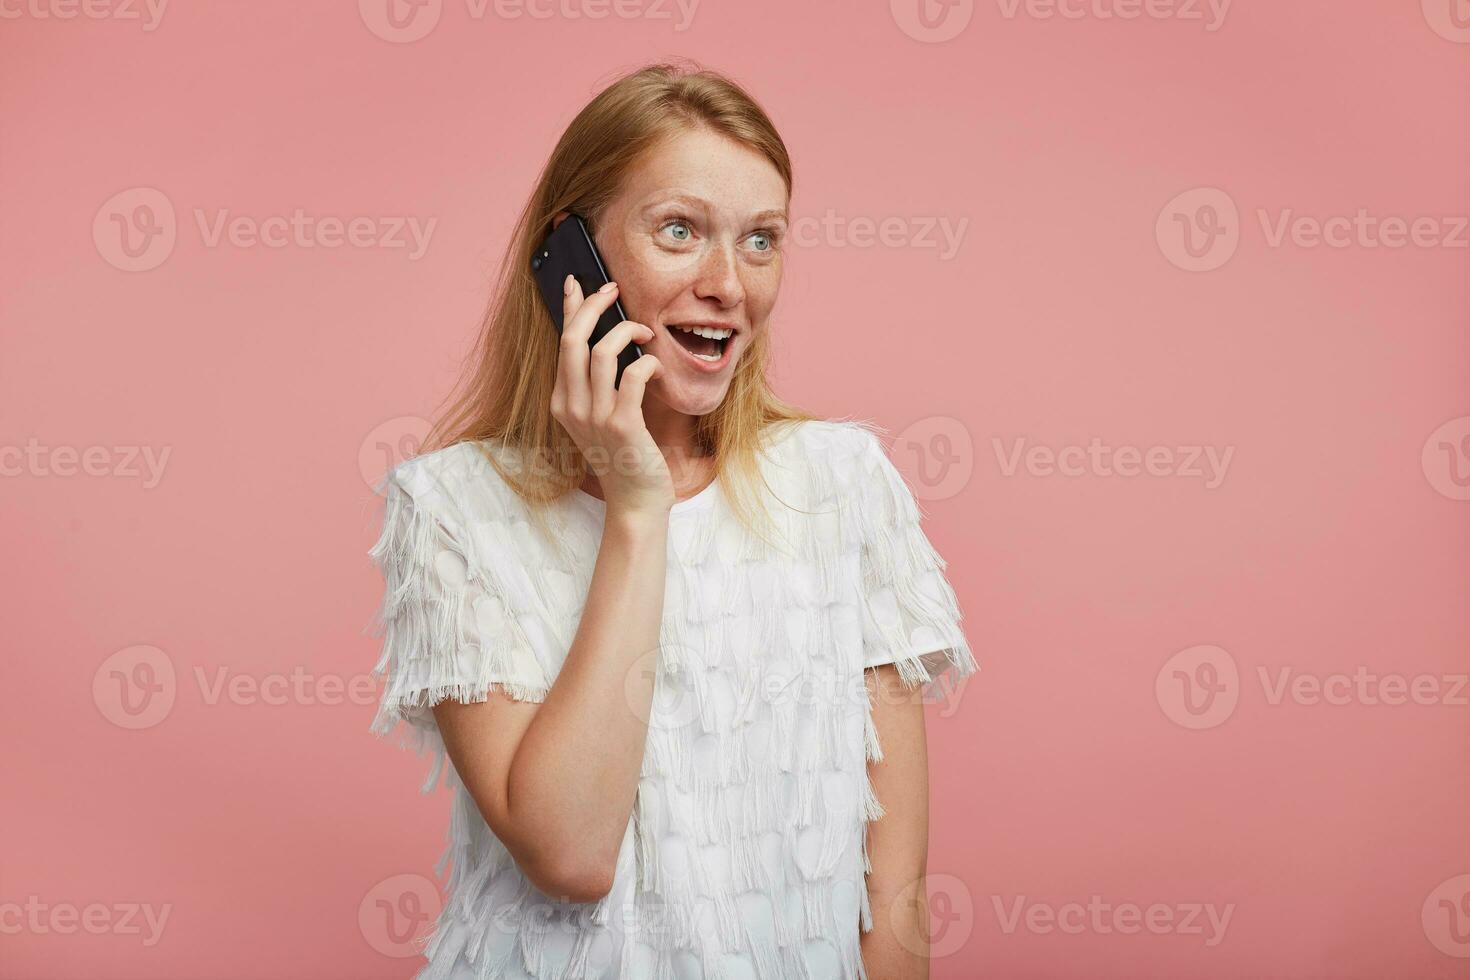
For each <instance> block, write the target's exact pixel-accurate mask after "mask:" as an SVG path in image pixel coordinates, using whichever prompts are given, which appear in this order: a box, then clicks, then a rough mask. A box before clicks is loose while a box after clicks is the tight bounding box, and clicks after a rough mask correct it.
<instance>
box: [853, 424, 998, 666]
mask: <svg viewBox="0 0 1470 980" xmlns="http://www.w3.org/2000/svg"><path fill="white" fill-rule="evenodd" d="M859 436H860V439H861V442H862V445H861V449H860V453H859V460H860V465H859V466H858V468H857V472H858V480H859V483H860V486H859V488H858V491H859V499H860V502H861V505H860V507H859V515H860V521H861V525H862V526H861V529H860V537H861V542H862V581H863V600H864V601H863V614H862V632H863V666H864V668H868V667H876V666H879V665H881V664H894V665H896V666H897V667H898V671H899V676H900V678H901V679H902V681H903V683H904V684H905V685H906V686H908V687H914V686H916V685H918V684H937V682H939V680H940V678H941V677H943V676H944V675H946V674H948V675H950V679H951V680H952V681H954V682H958V681H959V680H961V679H963V678H964V677H967V676H969V675H970V674H973V673H975V672H976V671H977V670H978V669H979V668H978V667H977V665H976V663H975V659H974V656H973V654H972V653H971V651H970V646H969V643H968V642H967V641H966V638H965V635H964V633H963V632H962V631H961V628H960V620H961V615H960V610H959V602H958V600H957V598H956V596H955V592H954V589H953V588H952V587H951V586H950V584H949V581H948V580H947V579H946V578H945V575H944V570H945V568H946V567H947V563H946V562H945V560H944V559H943V558H942V557H940V555H939V553H938V551H936V550H935V548H934V546H933V545H932V544H931V543H930V541H929V539H928V537H927V536H926V535H925V534H924V531H923V529H922V527H921V526H920V523H921V520H922V514H921V513H920V510H919V505H918V502H917V501H916V500H915V499H914V495H913V492H912V491H911V490H910V489H909V487H908V484H907V483H906V482H905V481H904V478H903V475H902V474H901V473H899V471H898V468H897V467H895V466H894V465H893V463H892V461H891V460H890V459H889V458H888V454H887V452H886V451H885V450H884V449H883V445H882V443H881V442H879V440H878V438H877V436H876V435H874V434H873V433H872V432H871V431H869V430H867V429H865V428H860V429H859ZM939 693H941V694H942V693H943V692H942V691H941V692H939Z"/></svg>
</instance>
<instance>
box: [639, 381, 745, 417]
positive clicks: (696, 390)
mask: <svg viewBox="0 0 1470 980" xmlns="http://www.w3.org/2000/svg"><path fill="white" fill-rule="evenodd" d="M729 390H730V382H729V381H728V380H721V381H720V382H719V383H717V384H716V383H713V382H708V381H706V382H703V383H701V382H699V381H698V380H695V381H683V380H680V381H677V382H674V383H673V384H670V383H668V382H667V381H660V382H658V384H657V390H656V391H655V390H654V389H653V388H652V387H650V388H649V390H648V394H650V395H652V396H654V397H656V398H657V399H658V400H659V401H661V402H663V403H664V404H665V405H667V406H668V407H669V408H671V409H673V410H674V411H676V412H679V413H681V414H683V415H692V416H695V417H698V416H701V415H708V414H709V413H710V412H713V411H714V410H715V409H717V408H719V407H720V405H721V404H722V403H723V402H724V401H725V394H726V392H728V391H729Z"/></svg>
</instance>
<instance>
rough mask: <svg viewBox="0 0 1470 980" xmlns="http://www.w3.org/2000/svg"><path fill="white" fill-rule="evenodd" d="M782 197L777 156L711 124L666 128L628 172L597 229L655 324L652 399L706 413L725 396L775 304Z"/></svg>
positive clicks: (631, 298)
mask: <svg viewBox="0 0 1470 980" xmlns="http://www.w3.org/2000/svg"><path fill="white" fill-rule="evenodd" d="M786 204H787V194H786V184H785V182H784V181H783V180H782V179H781V175H780V173H779V172H778V171H777V170H776V168H775V166H774V165H773V164H772V163H771V162H770V161H769V160H767V159H766V158H765V157H764V156H763V155H761V154H760V153H759V152H757V151H756V150H752V149H750V148H748V147H746V146H744V145H742V144H740V143H737V142H735V141H734V140H731V139H729V138H728V137H726V136H722V135H720V134H718V133H714V132H712V131H710V130H707V129H704V128H695V129H690V130H686V131H684V132H682V133H680V134H678V135H676V136H673V137H670V138H668V139H666V140H664V141H663V142H662V143H660V144H658V145H657V146H655V147H654V148H652V149H651V150H650V151H649V152H648V153H646V154H645V155H644V156H643V158H642V159H641V160H640V161H639V162H638V163H637V164H636V165H635V166H634V167H633V168H632V169H631V170H630V171H629V172H628V174H627V175H626V178H625V180H624V183H623V187H622V188H621V190H620V191H619V193H618V195H617V196H616V197H615V198H614V199H613V200H612V201H610V202H609V204H608V206H607V208H606V210H605V211H604V213H603V214H602V215H601V216H600V218H599V220H598V222H597V227H596V229H595V230H594V232H593V237H594V238H595V239H596V241H597V248H598V251H600V252H601V253H602V256H603V258H604V260H606V262H607V267H608V274H609V275H610V276H611V277H612V278H614V279H616V280H617V283H618V290H619V299H620V301H621V302H622V304H623V312H624V313H626V314H627V316H628V319H630V320H634V321H636V322H638V323H642V324H644V325H645V326H647V327H648V328H649V329H651V330H652V331H653V333H654V336H653V339H652V340H650V341H649V342H648V343H646V344H643V345H642V347H643V351H644V353H646V354H653V355H654V356H655V357H657V358H658V360H659V363H660V364H661V365H662V366H663V373H662V376H661V377H658V378H656V379H654V381H653V382H652V383H651V384H650V385H649V386H648V389H647V391H646V392H645V407H647V404H646V399H647V398H652V399H656V400H658V401H660V402H662V403H663V404H664V405H666V406H667V407H668V408H670V409H673V410H674V411H677V412H682V413H684V414H685V415H692V416H699V415H706V414H708V413H710V412H712V411H714V410H715V409H716V408H718V407H719V405H720V403H721V402H722V401H723V400H724V398H725V392H726V391H727V390H728V389H729V387H730V379H731V378H732V377H733V376H734V372H735V365H736V363H737V362H738V361H739V359H740V357H741V356H742V355H744V354H745V352H746V351H747V350H748V349H749V347H750V345H751V341H752V340H753V339H754V337H755V334H756V332H757V331H761V330H765V329H766V328H767V320H768V318H769V317H770V314H771V308H772V307H774V306H775V304H776V293H777V291H778V290H779V289H780V286H781V248H782V245H783V243H784V239H785V235H786V221H787V216H786ZM682 327H698V328H701V330H700V332H701V333H706V334H710V335H711V337H713V338H714V339H711V338H710V337H700V336H698V335H696V334H694V333H691V332H688V331H686V330H683V329H680V328H682ZM725 338H727V339H725Z"/></svg>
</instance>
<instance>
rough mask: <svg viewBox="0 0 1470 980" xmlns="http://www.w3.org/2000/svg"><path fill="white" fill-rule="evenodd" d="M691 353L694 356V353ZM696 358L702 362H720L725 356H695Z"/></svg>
mask: <svg viewBox="0 0 1470 980" xmlns="http://www.w3.org/2000/svg"><path fill="white" fill-rule="evenodd" d="M689 353H691V354H694V351H690V352H689ZM694 356H695V357H697V358H699V359H700V360H701V361H718V360H719V359H720V358H721V357H723V356H724V355H722V354H694Z"/></svg>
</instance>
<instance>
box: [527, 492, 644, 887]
mask: <svg viewBox="0 0 1470 980" xmlns="http://www.w3.org/2000/svg"><path fill="white" fill-rule="evenodd" d="M667 542H668V515H667V513H666V512H665V513H649V512H646V511H639V512H623V511H619V510H617V509H615V508H614V509H610V510H609V511H608V513H607V518H606V521H605V524H604V528H603V536H602V542H601V546H600V548H599V551H598V555H597V564H596V567H595V568H594V569H593V573H592V580H591V584H590V586H589V588H588V593H587V602H586V606H585V608H584V610H583V612H582V619H581V623H580V624H579V625H578V627H577V633H576V637H575V639H574V640H573V642H572V645H571V649H570V650H569V651H568V653H567V658H566V661H565V663H564V664H563V666H562V668H561V672H560V674H559V675H558V676H557V678H556V681H555V683H553V685H552V687H551V689H550V691H549V692H548V694H547V696H546V699H545V702H544V703H543V704H542V705H541V707H540V709H539V710H538V711H537V713H536V716H535V718H534V719H533V720H532V722H531V724H530V726H529V727H528V728H527V729H526V733H525V736H524V737H523V738H522V740H521V743H520V747H519V749H517V751H516V753H515V758H514V760H513V761H512V763H511V769H510V774H509V778H508V781H507V783H508V785H507V793H508V800H507V807H508V809H509V812H510V814H511V819H512V821H513V822H514V823H515V824H516V825H517V826H518V827H522V828H528V836H532V835H533V836H534V837H535V838H536V839H537V840H538V841H540V842H542V843H543V844H544V845H545V846H547V847H550V848H553V849H555V852H556V855H557V856H556V860H555V864H556V865H557V866H559V867H564V868H565V867H571V868H576V869H580V870H579V871H578V872H577V873H578V876H579V877H580V879H581V880H589V879H590V880H593V881H602V882H603V883H604V884H605V885H606V886H607V887H611V884H612V874H613V869H614V867H615V866H616V863H617V856H618V849H619V847H620V845H621V844H622V840H623V836H624V833H625V832H626V830H627V826H628V820H629V818H630V817H631V815H632V811H633V803H634V800H635V797H636V794H637V790H638V779H639V776H640V773H641V771H642V767H643V754H644V747H645V743H646V740H647V732H648V722H647V719H648V715H649V711H650V710H651V708H652V704H653V691H654V680H655V670H656V668H657V664H658V658H657V651H658V647H659V626H660V623H661V622H662V619H663V603H664V581H665V575H666V570H667V561H668V552H667ZM650 653H652V654H653V656H652V657H649V658H648V659H647V660H644V658H645V656H646V655H648V654H650ZM640 661H643V662H642V663H640Z"/></svg>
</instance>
